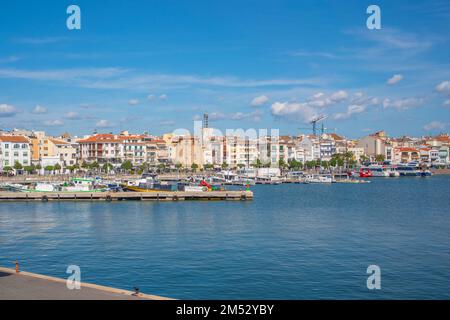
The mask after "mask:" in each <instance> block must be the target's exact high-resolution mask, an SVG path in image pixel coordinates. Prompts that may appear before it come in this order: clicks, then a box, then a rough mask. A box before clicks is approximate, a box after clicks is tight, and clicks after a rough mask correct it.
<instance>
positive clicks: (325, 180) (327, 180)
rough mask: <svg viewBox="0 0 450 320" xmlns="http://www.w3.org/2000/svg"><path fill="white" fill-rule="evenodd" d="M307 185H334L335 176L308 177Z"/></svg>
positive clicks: (306, 177) (306, 178) (315, 175)
mask: <svg viewBox="0 0 450 320" xmlns="http://www.w3.org/2000/svg"><path fill="white" fill-rule="evenodd" d="M304 182H305V183H334V182H336V180H334V178H333V176H332V175H331V174H321V175H319V174H314V175H307V176H305V178H304Z"/></svg>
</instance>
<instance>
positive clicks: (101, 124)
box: [95, 119, 112, 128]
mask: <svg viewBox="0 0 450 320" xmlns="http://www.w3.org/2000/svg"><path fill="white" fill-rule="evenodd" d="M95 126H96V127H98V128H109V127H112V124H111V123H110V122H109V121H108V120H104V119H102V120H99V121H97V123H96V124H95Z"/></svg>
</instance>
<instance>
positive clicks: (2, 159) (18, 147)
mask: <svg viewBox="0 0 450 320" xmlns="http://www.w3.org/2000/svg"><path fill="white" fill-rule="evenodd" d="M16 162H17V163H19V164H21V165H22V166H29V165H31V148H30V140H29V139H28V138H27V137H24V136H7V135H1V136H0V169H2V170H3V168H5V167H14V165H15V163H16Z"/></svg>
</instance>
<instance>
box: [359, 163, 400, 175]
mask: <svg viewBox="0 0 450 320" xmlns="http://www.w3.org/2000/svg"><path fill="white" fill-rule="evenodd" d="M361 170H363V171H364V170H365V171H367V170H370V172H371V173H372V177H398V176H399V175H398V174H397V173H396V172H395V170H393V169H392V167H390V166H387V165H380V164H371V165H369V166H364V167H361Z"/></svg>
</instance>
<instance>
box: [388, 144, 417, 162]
mask: <svg viewBox="0 0 450 320" xmlns="http://www.w3.org/2000/svg"><path fill="white" fill-rule="evenodd" d="M393 161H394V162H395V163H408V162H412V161H420V151H419V149H417V148H408V147H396V148H394V149H393Z"/></svg>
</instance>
